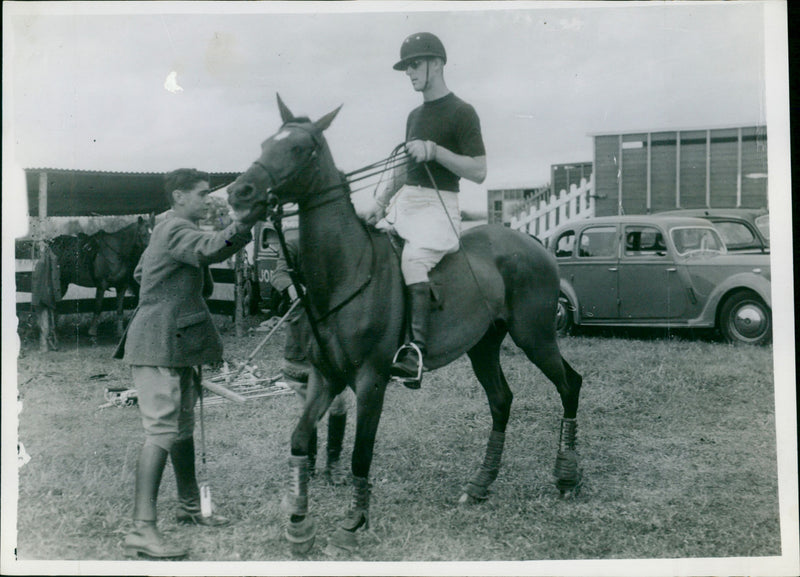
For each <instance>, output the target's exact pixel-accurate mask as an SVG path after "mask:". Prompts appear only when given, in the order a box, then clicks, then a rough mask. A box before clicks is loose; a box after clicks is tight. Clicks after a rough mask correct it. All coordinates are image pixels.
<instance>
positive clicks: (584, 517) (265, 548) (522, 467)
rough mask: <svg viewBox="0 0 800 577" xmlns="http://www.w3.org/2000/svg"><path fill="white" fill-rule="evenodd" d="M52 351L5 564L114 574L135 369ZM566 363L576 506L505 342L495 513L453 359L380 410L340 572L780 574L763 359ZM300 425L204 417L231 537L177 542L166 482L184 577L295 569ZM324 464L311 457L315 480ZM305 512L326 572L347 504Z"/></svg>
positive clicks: (595, 349)
mask: <svg viewBox="0 0 800 577" xmlns="http://www.w3.org/2000/svg"><path fill="white" fill-rule="evenodd" d="M107 328H110V327H107ZM63 330H64V329H63V327H62V331H63ZM262 334H263V333H257V336H254V335H250V336H248V337H245V338H236V337H235V336H234V335H233V330H232V329H231V328H230V327H228V328H227V330H225V331H224V339H225V342H226V347H227V349H226V357H227V358H230V359H243V358H244V357H246V356H247V354H248V353H249V352H250V351H251V350H252V349H253V347H254V346H255V344H256V343H257V342H258V340H259V339H260V336H261V335H262ZM61 340H62V350H60V351H58V352H51V353H48V354H47V355H42V354H41V353H39V351H38V344H37V343H36V342H35V341H34V340H30V341H26V342H24V343H23V348H22V354H21V355H20V359H19V368H18V373H19V399H20V401H21V403H22V412H21V414H20V426H19V439H20V441H21V442H22V443H23V444H24V447H25V450H26V452H27V453H28V454H29V455H30V457H31V459H30V461H29V462H28V463H27V464H26V465H24V466H23V467H22V468H21V469H20V472H19V487H20V489H19V500H18V530H19V534H18V542H17V554H18V558H19V559H20V560H37V559H42V560H43V559H86V560H106V559H122V558H123V551H122V547H121V543H122V539H123V536H124V534H125V532H126V531H127V530H128V529H129V527H130V514H131V506H132V497H133V471H134V465H135V460H136V457H137V452H138V449H139V446H140V444H141V440H142V432H141V425H140V422H139V417H138V410H137V409H136V408H117V407H110V408H104V409H99V406H100V405H101V404H102V403H103V402H104V399H103V390H104V388H105V387H106V386H108V385H111V384H130V380H129V369H128V368H127V367H126V366H125V365H123V364H122V363H121V362H119V361H115V360H112V359H111V358H110V357H111V352H112V350H113V346H114V341H113V339H112V338H111V337H110V336H108V337H106V339H105V340H104V341H102V342H101V344H100V345H99V346H97V347H90V346H89V345H88V341H86V340H85V338H84V336H83V335H80V334H77V333H76V334H72V335H69V334H63V332H62V334H61ZM281 343H282V335H281V334H280V333H279V334H278V335H276V338H275V339H274V340H273V341H272V342H271V343H270V344H269V345H268V346H267V347H265V350H264V353H263V355H262V356H261V357H260V359H259V360H258V361H257V363H258V364H259V366H260V367H262V368H263V369H264V370H265V372H266V373H267V374H274V373H276V372H277V367H278V360H279V354H280V346H279V345H280V344H281ZM562 350H563V354H564V356H565V358H567V359H568V360H569V361H570V363H571V364H572V365H573V366H574V367H575V368H576V369H577V370H578V371H580V372H581V373H582V374H583V376H584V388H583V393H582V398H581V407H580V410H579V413H578V422H579V429H578V451H579V454H580V456H581V460H582V466H583V469H584V487H583V490H582V493H581V494H580V496H579V497H578V498H577V499H575V500H573V501H567V502H565V501H560V500H559V499H558V498H557V497H558V494H557V491H556V489H555V486H554V484H553V478H552V475H551V470H552V466H553V463H554V460H555V455H556V445H557V440H558V439H557V437H558V423H559V418H560V415H561V408H560V402H559V399H558V395H557V393H556V391H555V388H554V387H553V386H552V385H551V384H550V383H549V382H548V381H546V379H545V378H544V377H543V375H542V374H541V373H540V372H539V371H538V369H536V368H535V367H533V366H532V365H531V364H530V363H529V362H528V361H527V359H526V358H525V357H524V356H523V355H522V354H521V353H520V352H519V351H518V350H517V349H516V348H515V347H514V346H513V344H512V343H511V342H510V341H507V342H506V344H505V345H504V349H503V364H504V369H505V372H506V376H507V378H508V381H509V383H510V385H511V387H512V390H513V391H514V394H515V399H514V404H513V407H512V414H511V421H510V424H509V428H508V432H507V437H506V451H505V454H504V456H503V465H502V469H501V471H500V475H499V477H498V479H497V481H496V482H495V484H494V485H493V487H492V494H491V496H490V499H489V500H488V501H486V502H484V503H481V504H478V505H468V506H459V505H458V504H457V500H458V497H459V495H460V492H461V487H462V485H463V483H464V482H465V481H466V480H467V478H468V477H469V476H470V475H471V474H472V472H473V471H474V469H475V468H476V467H477V466H478V464H479V463H480V461H481V460H482V458H483V452H484V447H485V443H486V439H487V436H488V433H489V430H490V423H491V421H490V416H489V412H488V406H487V403H486V399H485V397H484V394H483V391H482V389H481V388H480V386H479V385H478V383H477V381H476V379H475V378H474V376H473V375H472V371H471V369H470V367H469V363H468V362H467V360H466V359H465V358H462V359H460V360H459V361H457V362H455V363H453V364H452V365H450V366H449V367H446V368H444V369H441V370H439V371H436V372H433V373H431V374H430V375H428V376H426V379H425V382H424V383H423V388H422V389H421V390H420V391H410V390H406V389H405V388H403V387H399V386H392V387H391V388H390V389H389V390H388V392H387V396H386V403H385V409H384V414H383V418H382V421H381V425H380V428H379V431H378V440H377V443H376V449H375V459H374V463H373V467H372V473H371V482H372V483H373V493H372V502H371V526H370V529H369V530H368V531H367V532H366V533H363V534H362V536H361V544H362V547H361V551H360V553H359V556H358V557H357V558H356V557H353V558H352V559H359V560H365V561H490V560H558V559H643V558H656V559H662V558H664V559H666V558H676V557H677V558H694V557H740V556H746V557H759V556H772V555H778V554H780V529H779V512H778V482H777V472H776V441H775V421H774V395H773V378H772V350H771V348H769V347H766V348H759V347H733V346H729V345H726V344H722V343H720V342H716V341H714V340H712V339H707V338H706V339H702V338H701V339H688V338H687V339H681V338H672V339H669V338H666V339H665V338H655V337H654V336H653V335H647V334H645V335H637V337H636V338H631V337H625V336H622V335H620V334H616V335H612V336H608V335H605V334H593V335H585V336H578V337H569V338H566V339H563V341H562ZM98 375H105V376H98ZM299 408H300V407H299V403H298V401H297V399H296V398H295V397H293V396H280V397H270V398H263V399H257V400H253V401H250V402H248V403H247V404H244V405H235V404H232V403H225V404H222V405H217V406H213V407H206V408H205V411H204V412H205V430H206V444H207V448H208V464H207V477H208V479H209V480H210V483H211V487H212V489H213V493H214V500H215V502H216V503H217V504H218V506H219V509H220V512H222V513H223V514H225V515H229V516H231V517H232V518H233V519H234V520H235V524H234V525H232V526H231V527H229V528H225V529H221V530H215V531H208V530H201V529H196V528H188V529H187V528H179V527H178V526H177V525H176V523H175V521H174V512H175V506H176V496H175V484H174V477H173V476H172V472H171V470H170V469H169V467H168V469H167V471H166V472H165V475H164V480H163V482H162V486H161V494H160V501H159V511H160V525H161V527H162V528H163V529H164V530H165V532H166V533H167V534H169V535H170V536H171V537H173V538H175V539H176V540H178V541H180V542H182V543H184V544H187V545H189V546H190V548H191V551H192V552H191V556H190V559H191V560H194V561H206V560H213V561H240V560H241V561H262V560H291V559H292V557H291V554H290V551H289V547H288V545H287V543H286V542H285V541H284V539H283V537H282V532H283V526H284V524H285V522H286V518H285V515H284V514H283V513H282V512H281V509H280V498H281V497H282V494H283V491H284V487H285V486H286V481H287V475H288V466H287V458H288V454H289V436H290V433H291V429H292V427H293V425H294V421H295V419H296V417H297V415H298V412H299ZM353 415H354V413H351V420H350V421H349V422H348V429H347V436H346V440H345V443H346V444H345V447H346V449H345V457H347V458H349V455H350V448H351V446H352V439H353V424H354V422H353V421H354V419H352V416H353ZM321 431H324V429H321ZM196 434H197V435H198V438H199V429H198V430H197V433H196ZM321 439H324V435H323V436H322V437H321ZM323 451H324V440H321V447H320V455H321V458H320V461H324V459H322V454H323ZM310 496H311V508H312V513H313V515H314V516H315V519H316V521H317V526H318V535H317V544H316V545H315V547H314V548H313V550H312V551H311V553H310V554H309V556H308V557H307V559H308V560H312V561H314V560H329V558H328V557H327V556H326V554H325V552H324V549H325V547H324V544H325V541H326V539H327V537H328V536H329V535H330V533H331V532H332V531H333V529H334V528H335V523H336V522H337V520H338V519H339V518H340V517H341V515H342V514H343V512H344V510H345V509H346V507H347V503H348V501H349V498H350V490H349V488H338V487H337V488H333V487H329V486H327V485H325V484H324V483H323V481H322V480H321V479H320V478H319V477H318V478H317V479H315V480H314V481H312V484H311V495H310Z"/></svg>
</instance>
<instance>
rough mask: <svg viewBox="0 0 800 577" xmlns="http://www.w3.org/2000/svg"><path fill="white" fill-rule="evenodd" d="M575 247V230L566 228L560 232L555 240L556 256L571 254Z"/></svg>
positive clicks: (561, 256)
mask: <svg viewBox="0 0 800 577" xmlns="http://www.w3.org/2000/svg"><path fill="white" fill-rule="evenodd" d="M574 247H575V231H574V230H568V231H566V232H564V233H563V234H561V235H560V236H559V237H558V240H557V241H556V256H557V257H559V258H563V257H568V256H572V251H573V250H574Z"/></svg>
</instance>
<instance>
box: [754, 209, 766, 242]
mask: <svg viewBox="0 0 800 577" xmlns="http://www.w3.org/2000/svg"><path fill="white" fill-rule="evenodd" d="M756 226H757V227H758V230H760V231H761V235H762V236H763V237H764V238H765V239H767V240H769V215H768V214H762V215H761V216H759V217H756Z"/></svg>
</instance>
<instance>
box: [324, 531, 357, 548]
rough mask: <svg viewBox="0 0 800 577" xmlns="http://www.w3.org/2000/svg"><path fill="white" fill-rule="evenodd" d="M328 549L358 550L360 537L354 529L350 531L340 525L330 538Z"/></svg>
mask: <svg viewBox="0 0 800 577" xmlns="http://www.w3.org/2000/svg"><path fill="white" fill-rule="evenodd" d="M327 549H328V550H330V552H332V553H336V552H341V551H347V552H348V553H352V552H354V551H357V550H358V537H356V534H355V532H354V531H348V530H347V529H343V528H342V527H339V528H338V529H336V531H334V533H333V535H331V538H330V539H329V540H328V547H327ZM337 550H338V551H337Z"/></svg>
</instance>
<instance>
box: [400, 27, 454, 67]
mask: <svg viewBox="0 0 800 577" xmlns="http://www.w3.org/2000/svg"><path fill="white" fill-rule="evenodd" d="M433 57H436V58H441V59H442V61H443V62H445V63H447V53H446V52H445V50H444V44H442V41H441V40H439V38H438V37H437V36H436V35H434V34H431V33H430V32H417V33H416V34H412V35H411V36H409V37H408V38H406V39H405V40H404V41H403V44H402V46H400V60H399V61H398V62H397V63H396V64H395V65H394V66H393V67H392V68H394V69H395V70H405V69H406V68H408V65H409V63H410V62H411V61H412V60H414V59H415V58H433Z"/></svg>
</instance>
